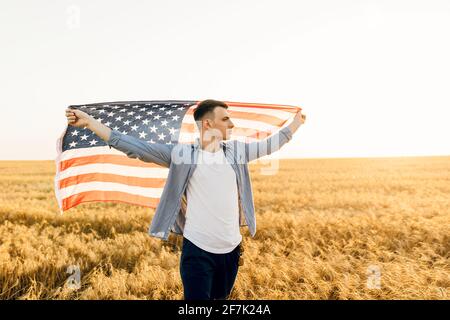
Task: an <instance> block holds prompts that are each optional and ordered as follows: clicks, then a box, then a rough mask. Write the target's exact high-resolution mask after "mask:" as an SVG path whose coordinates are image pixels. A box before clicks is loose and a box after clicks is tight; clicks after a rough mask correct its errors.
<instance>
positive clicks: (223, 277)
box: [66, 99, 306, 300]
mask: <svg viewBox="0 0 450 320" xmlns="http://www.w3.org/2000/svg"><path fill="white" fill-rule="evenodd" d="M227 109H228V106H227V105H226V104H225V103H224V102H222V101H217V100H212V99H208V100H204V101H202V102H201V103H199V104H198V106H197V108H196V109H195V111H194V119H195V122H196V124H197V126H198V128H199V131H200V138H197V140H196V141H195V143H193V144H170V145H167V144H158V143H154V144H148V143H146V142H144V141H142V140H140V139H137V138H135V137H132V136H128V135H125V134H122V133H120V132H119V131H117V130H111V129H110V128H108V127H107V126H105V125H103V124H102V123H100V122H98V121H96V120H95V119H94V118H92V117H91V116H89V115H88V114H86V113H84V112H82V111H80V110H72V109H67V110H66V116H67V120H68V124H69V125H72V126H75V127H87V128H88V129H90V130H91V131H93V132H94V133H95V134H97V135H98V136H99V137H100V138H101V139H103V140H104V141H105V142H106V143H107V144H108V145H109V146H110V148H111V147H114V148H115V149H117V150H120V151H122V152H124V153H126V154H127V156H128V157H130V158H138V159H140V160H142V161H145V162H153V163H157V164H159V165H161V166H164V167H168V168H169V174H168V177H167V181H166V184H165V186H164V189H163V192H162V195H161V198H160V202H159V204H158V207H157V209H156V212H155V216H154V218H153V220H152V223H151V226H150V229H149V234H150V235H151V236H154V237H158V238H162V239H164V240H167V239H168V236H169V232H171V231H172V232H174V233H177V234H182V235H183V244H182V253H181V258H180V274H181V279H182V282H183V290H184V298H185V299H186V300H191V299H227V298H228V297H229V295H230V293H231V290H232V288H233V285H234V282H235V280H236V277H237V273H238V268H239V257H240V255H241V241H242V235H241V233H240V226H245V225H247V226H248V227H249V229H250V233H251V235H252V237H254V235H255V233H256V221H255V214H254V205H253V195H252V189H251V183H250V175H249V171H248V162H250V161H252V160H254V159H257V158H259V157H262V156H264V155H268V154H271V153H272V152H275V151H277V150H278V149H279V148H281V146H283V145H284V144H285V143H286V142H288V141H289V140H290V139H291V138H292V134H293V133H294V132H295V131H297V129H298V128H299V127H300V125H301V124H303V123H304V121H305V119H306V116H304V115H302V114H301V112H300V111H299V112H298V113H297V114H296V116H295V117H294V119H293V121H292V122H291V123H290V124H289V125H288V126H286V127H284V128H282V129H281V130H279V131H278V132H276V133H275V134H273V135H271V136H270V137H268V138H266V139H263V140H260V141H257V142H250V143H245V142H241V141H237V140H229V138H230V135H231V132H232V129H233V127H234V124H233V122H232V120H231V118H230V115H229V113H228V111H227Z"/></svg>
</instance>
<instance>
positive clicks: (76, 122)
mask: <svg viewBox="0 0 450 320" xmlns="http://www.w3.org/2000/svg"><path fill="white" fill-rule="evenodd" d="M66 117H67V123H68V124H69V125H70V126H74V127H77V128H83V129H84V128H87V129H89V130H91V131H93V132H94V133H95V134H96V135H98V136H99V137H100V138H101V139H102V140H103V141H108V140H109V138H110V136H111V129H110V128H108V127H107V126H105V125H104V124H103V123H101V122H99V121H97V120H95V119H94V118H93V117H92V116H90V115H88V114H87V113H86V112H83V111H81V110H75V109H70V108H67V109H66Z"/></svg>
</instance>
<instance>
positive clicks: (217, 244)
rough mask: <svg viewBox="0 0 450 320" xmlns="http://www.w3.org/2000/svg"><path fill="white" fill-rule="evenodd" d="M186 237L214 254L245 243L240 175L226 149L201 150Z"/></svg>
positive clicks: (189, 189) (190, 189)
mask: <svg viewBox="0 0 450 320" xmlns="http://www.w3.org/2000/svg"><path fill="white" fill-rule="evenodd" d="M186 196H187V209H186V221H185V226H184V231H183V236H184V237H185V238H187V239H188V240H189V241H191V242H192V243H194V244H195V245H196V246H198V247H199V248H201V249H203V250H206V251H208V252H211V253H228V252H231V251H233V249H234V248H236V246H238V245H239V243H240V242H241V241H242V235H241V233H240V229H239V202H238V201H239V200H238V189H237V182H236V174H235V172H234V170H233V168H232V167H231V165H230V163H229V162H228V160H227V159H226V157H225V154H224V153H223V150H222V149H220V150H219V151H217V152H209V151H205V150H202V149H201V148H199V153H198V161H197V166H196V168H195V170H194V173H193V174H192V176H191V178H190V179H189V182H188V185H187V189H186Z"/></svg>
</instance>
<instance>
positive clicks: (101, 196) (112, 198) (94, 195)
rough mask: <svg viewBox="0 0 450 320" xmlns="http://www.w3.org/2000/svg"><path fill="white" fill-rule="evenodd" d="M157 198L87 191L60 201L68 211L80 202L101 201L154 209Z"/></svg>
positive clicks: (115, 192) (123, 193) (116, 192)
mask: <svg viewBox="0 0 450 320" xmlns="http://www.w3.org/2000/svg"><path fill="white" fill-rule="evenodd" d="M159 200H160V199H159V198H148V197H143V196H139V195H135V194H129V193H126V192H120V191H103V192H97V191H88V192H82V193H78V194H74V195H71V196H70V197H67V198H65V199H63V200H62V207H63V209H64V210H68V209H70V208H72V207H74V206H76V205H78V204H80V203H82V202H92V201H102V202H124V203H129V204H136V205H139V206H143V207H149V208H156V206H157V205H158V203H159Z"/></svg>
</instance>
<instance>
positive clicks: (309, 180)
mask: <svg viewBox="0 0 450 320" xmlns="http://www.w3.org/2000/svg"><path fill="white" fill-rule="evenodd" d="M266 167H267V165H266V164H263V163H255V164H251V165H250V170H251V174H252V186H253V192H254V202H255V208H256V218H257V232H256V235H255V237H254V238H251V236H250V234H249V232H248V229H247V227H242V228H241V232H242V234H243V238H244V246H245V253H244V259H245V263H244V265H243V266H242V267H240V270H239V273H238V276H237V280H236V283H235V286H234V288H233V291H232V294H231V297H230V298H231V299H446V300H447V299H448V298H449V291H450V265H449V258H450V255H449V252H450V232H449V231H450V227H449V226H450V157H411V158H406V157H405V158H372V159H370V158H367V159H363V158H360V159H299V160H291V159H290V160H281V161H280V163H279V172H278V173H277V174H275V175H264V174H262V171H261V170H262V169H264V168H266ZM54 174H55V164H54V162H53V161H0V177H1V179H0V190H1V192H0V298H1V299H182V298H183V292H182V283H181V278H180V274H179V259H180V254H181V252H180V250H179V249H180V245H181V238H180V237H179V236H175V235H174V234H172V235H171V236H170V238H169V240H170V241H168V242H164V241H162V240H160V239H157V238H153V237H150V236H149V235H148V234H147V230H148V226H149V223H150V221H151V219H152V217H153V214H154V209H149V208H144V207H138V206H133V205H128V204H124V203H85V204H81V205H79V206H78V207H75V208H73V209H70V210H68V211H67V212H65V213H64V214H63V215H60V213H59V210H58V207H57V204H56V201H55V197H54V191H53V183H54V182H53V179H54ZM71 265H77V266H78V267H79V270H80V286H79V287H77V288H73V287H70V286H69V285H68V282H67V281H68V277H69V276H70V272H69V273H68V271H70V270H69V267H70V266H71ZM374 277H376V278H374ZM374 279H375V282H374ZM373 283H376V285H375V286H374V285H373Z"/></svg>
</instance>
